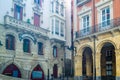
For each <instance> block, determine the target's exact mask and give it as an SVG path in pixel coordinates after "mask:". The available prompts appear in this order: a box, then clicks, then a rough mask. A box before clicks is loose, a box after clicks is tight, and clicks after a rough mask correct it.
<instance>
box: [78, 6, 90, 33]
mask: <svg viewBox="0 0 120 80" xmlns="http://www.w3.org/2000/svg"><path fill="white" fill-rule="evenodd" d="M86 15H88V16H89V28H90V27H91V26H92V8H91V7H86V6H83V7H82V9H81V10H80V11H79V12H78V16H79V29H80V30H83V29H84V28H83V26H82V22H83V17H84V16H86ZM82 34H83V33H82Z"/></svg>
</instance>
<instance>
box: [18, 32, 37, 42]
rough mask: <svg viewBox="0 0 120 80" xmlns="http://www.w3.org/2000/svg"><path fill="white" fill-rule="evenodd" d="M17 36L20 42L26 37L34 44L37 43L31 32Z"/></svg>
mask: <svg viewBox="0 0 120 80" xmlns="http://www.w3.org/2000/svg"><path fill="white" fill-rule="evenodd" d="M18 36H19V40H20V41H21V40H22V39H25V38H26V37H28V38H30V39H31V40H32V41H33V42H34V44H36V42H37V39H36V38H35V34H34V33H32V32H27V31H26V32H21V33H19V34H18Z"/></svg>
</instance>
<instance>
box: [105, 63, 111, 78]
mask: <svg viewBox="0 0 120 80" xmlns="http://www.w3.org/2000/svg"><path fill="white" fill-rule="evenodd" d="M106 75H108V76H112V64H106Z"/></svg>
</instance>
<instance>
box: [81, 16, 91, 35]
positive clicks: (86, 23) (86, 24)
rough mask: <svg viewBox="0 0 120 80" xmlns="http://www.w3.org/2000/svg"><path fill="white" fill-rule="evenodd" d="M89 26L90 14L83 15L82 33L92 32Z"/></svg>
mask: <svg viewBox="0 0 120 80" xmlns="http://www.w3.org/2000/svg"><path fill="white" fill-rule="evenodd" d="M89 26H90V22H89V15H86V16H83V17H82V28H83V30H82V33H83V34H87V33H89V32H90V28H89Z"/></svg>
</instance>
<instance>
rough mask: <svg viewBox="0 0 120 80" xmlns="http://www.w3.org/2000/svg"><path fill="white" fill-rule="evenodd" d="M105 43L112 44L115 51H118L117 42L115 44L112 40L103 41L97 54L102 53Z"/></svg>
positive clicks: (98, 46)
mask: <svg viewBox="0 0 120 80" xmlns="http://www.w3.org/2000/svg"><path fill="white" fill-rule="evenodd" d="M105 43H111V44H112V45H113V46H114V47H115V50H116V49H117V46H116V44H115V42H113V41H111V40H104V41H101V42H100V43H99V44H98V45H97V50H96V52H97V53H100V51H101V49H102V47H103V46H104V45H105Z"/></svg>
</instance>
